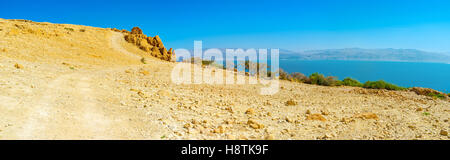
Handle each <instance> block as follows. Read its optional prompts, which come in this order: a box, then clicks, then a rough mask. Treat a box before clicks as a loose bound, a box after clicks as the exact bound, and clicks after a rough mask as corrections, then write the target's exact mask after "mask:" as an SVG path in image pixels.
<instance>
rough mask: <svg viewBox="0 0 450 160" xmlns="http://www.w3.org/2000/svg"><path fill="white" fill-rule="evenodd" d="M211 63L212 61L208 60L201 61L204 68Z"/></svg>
mask: <svg viewBox="0 0 450 160" xmlns="http://www.w3.org/2000/svg"><path fill="white" fill-rule="evenodd" d="M213 63H214V61H213V60H211V61H210V60H202V65H204V66H209V65H211V64H213Z"/></svg>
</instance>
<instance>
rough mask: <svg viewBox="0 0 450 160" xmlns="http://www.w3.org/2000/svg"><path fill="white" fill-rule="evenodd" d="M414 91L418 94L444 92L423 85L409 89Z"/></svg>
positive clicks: (426, 94)
mask: <svg viewBox="0 0 450 160" xmlns="http://www.w3.org/2000/svg"><path fill="white" fill-rule="evenodd" d="M409 90H410V91H412V92H415V93H416V94H418V95H425V96H428V95H430V94H442V95H443V93H442V92H439V91H436V90H434V89H430V88H422V87H413V88H411V89H409Z"/></svg>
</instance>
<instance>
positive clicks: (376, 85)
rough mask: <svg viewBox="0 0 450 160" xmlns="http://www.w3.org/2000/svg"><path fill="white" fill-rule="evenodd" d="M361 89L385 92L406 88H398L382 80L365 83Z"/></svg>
mask: <svg viewBox="0 0 450 160" xmlns="http://www.w3.org/2000/svg"><path fill="white" fill-rule="evenodd" d="M363 87H364V88H369V89H387V90H405V89H406V88H403V87H399V86H397V85H394V84H391V83H387V82H385V81H383V80H379V81H367V82H366V83H364V85H363Z"/></svg>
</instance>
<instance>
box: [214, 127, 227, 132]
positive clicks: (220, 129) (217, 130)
mask: <svg viewBox="0 0 450 160" xmlns="http://www.w3.org/2000/svg"><path fill="white" fill-rule="evenodd" d="M213 132H214V133H224V132H225V127H223V126H219V127H217V128H215V129H214V131H213Z"/></svg>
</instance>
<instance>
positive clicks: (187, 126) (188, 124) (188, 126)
mask: <svg viewBox="0 0 450 160" xmlns="http://www.w3.org/2000/svg"><path fill="white" fill-rule="evenodd" d="M190 127H191V124H190V123H186V124H184V126H183V128H186V129H188V128H190Z"/></svg>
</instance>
